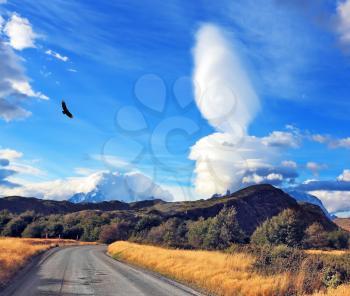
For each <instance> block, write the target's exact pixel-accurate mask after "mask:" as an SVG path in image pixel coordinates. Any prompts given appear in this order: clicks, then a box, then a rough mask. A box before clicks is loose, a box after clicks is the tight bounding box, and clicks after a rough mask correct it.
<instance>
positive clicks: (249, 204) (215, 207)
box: [0, 185, 337, 234]
mask: <svg viewBox="0 0 350 296" xmlns="http://www.w3.org/2000/svg"><path fill="white" fill-rule="evenodd" d="M84 197H85V196H84ZM92 197H93V196H92ZM76 200H79V197H77V199H76ZM224 206H228V207H231V206H232V207H234V208H235V209H236V211H237V219H238V222H239V224H240V226H241V228H242V229H243V230H244V231H245V232H246V233H247V234H251V233H253V232H254V230H255V229H256V228H257V227H258V226H259V225H260V224H261V223H263V222H264V221H265V220H266V219H268V218H271V217H272V216H275V215H278V214H279V213H280V212H281V211H283V210H284V209H287V208H290V209H294V210H295V211H297V212H298V213H300V216H301V217H302V218H303V219H304V221H305V224H307V225H309V224H312V223H314V222H318V223H320V224H322V225H323V226H324V228H325V229H327V230H334V229H336V228H337V226H336V225H335V224H334V223H333V222H332V221H331V220H330V219H329V218H328V216H327V215H325V213H324V212H323V211H322V209H321V208H320V206H319V205H314V204H311V203H308V202H302V203H298V202H297V201H296V200H295V199H294V198H292V197H291V196H289V195H288V194H287V193H285V192H283V191H282V190H280V189H277V188H275V187H273V186H272V185H254V186H250V187H247V188H245V189H242V190H240V191H237V192H235V193H228V194H227V195H225V196H221V197H216V198H211V199H207V200H196V201H182V202H165V201H162V200H159V199H156V200H145V201H138V202H132V203H126V202H121V201H108V202H100V203H97V202H94V203H87V202H83V203H72V202H69V201H49V200H40V199H36V198H25V197H5V198H0V210H3V209H7V210H9V211H10V212H13V213H23V212H25V211H35V212H37V213H42V214H45V215H48V214H63V213H72V212H79V211H96V210H99V211H115V212H116V215H127V216H128V217H130V219H131V220H132V217H136V216H139V215H155V216H159V217H160V218H161V219H162V220H164V219H168V218H172V217H177V218H179V219H184V220H196V219H198V218H200V217H204V218H208V217H214V216H216V215H217V214H218V213H219V211H220V210H221V209H222V208H223V207H224Z"/></svg>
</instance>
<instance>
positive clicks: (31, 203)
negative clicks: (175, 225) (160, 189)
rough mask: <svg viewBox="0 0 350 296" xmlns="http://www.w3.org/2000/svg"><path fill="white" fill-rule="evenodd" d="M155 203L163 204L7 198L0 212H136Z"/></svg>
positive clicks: (0, 200)
mask: <svg viewBox="0 0 350 296" xmlns="http://www.w3.org/2000/svg"><path fill="white" fill-rule="evenodd" d="M157 203H164V202H163V201H162V200H160V199H154V200H146V201H139V202H132V203H126V202H121V201H117V200H115V201H109V202H107V201H104V202H100V203H72V202H70V201H55V200H43V199H37V198H34V197H21V196H8V197H3V198H0V211H1V210H8V211H9V212H11V213H15V214H21V213H24V212H26V211H34V212H36V213H38V214H43V215H50V214H67V213H74V212H80V211H86V210H100V211H119V210H137V209H140V208H143V207H150V206H153V205H155V204H157Z"/></svg>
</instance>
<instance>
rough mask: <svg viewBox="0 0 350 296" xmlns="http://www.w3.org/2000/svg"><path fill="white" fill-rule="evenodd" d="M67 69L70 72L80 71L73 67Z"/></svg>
mask: <svg viewBox="0 0 350 296" xmlns="http://www.w3.org/2000/svg"><path fill="white" fill-rule="evenodd" d="M67 71H68V72H73V73H77V72H78V71H77V70H75V69H72V68H69V69H68V70H67Z"/></svg>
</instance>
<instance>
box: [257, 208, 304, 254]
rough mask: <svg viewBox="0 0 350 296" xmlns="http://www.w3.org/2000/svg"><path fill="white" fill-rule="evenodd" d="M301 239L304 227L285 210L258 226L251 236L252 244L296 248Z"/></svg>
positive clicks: (295, 215) (289, 210)
mask: <svg viewBox="0 0 350 296" xmlns="http://www.w3.org/2000/svg"><path fill="white" fill-rule="evenodd" d="M303 237H304V227H303V224H302V222H301V220H300V219H299V218H298V216H297V214H296V213H295V212H294V211H293V210H291V209H286V210H284V211H283V212H281V213H280V214H279V215H277V216H275V217H272V218H271V219H268V220H267V221H265V222H264V223H263V224H262V225H261V226H259V227H258V228H257V229H256V230H255V232H254V233H253V235H252V236H251V241H252V242H253V243H254V244H273V245H281V244H282V245H287V246H289V247H298V246H300V245H301V243H302V239H303Z"/></svg>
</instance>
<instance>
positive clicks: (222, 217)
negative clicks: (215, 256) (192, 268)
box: [203, 207, 246, 249]
mask: <svg viewBox="0 0 350 296" xmlns="http://www.w3.org/2000/svg"><path fill="white" fill-rule="evenodd" d="M245 241H246V235H245V233H244V232H243V231H242V229H241V228H240V226H239V224H238V221H237V218H236V210H235V209H234V208H233V207H232V208H227V207H224V208H223V209H222V210H221V211H220V212H219V214H218V215H217V216H215V217H214V218H211V219H209V225H208V232H207V235H206V237H205V239H204V242H203V244H204V247H205V248H208V249H225V248H227V247H229V246H230V245H232V244H234V243H244V242H245Z"/></svg>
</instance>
